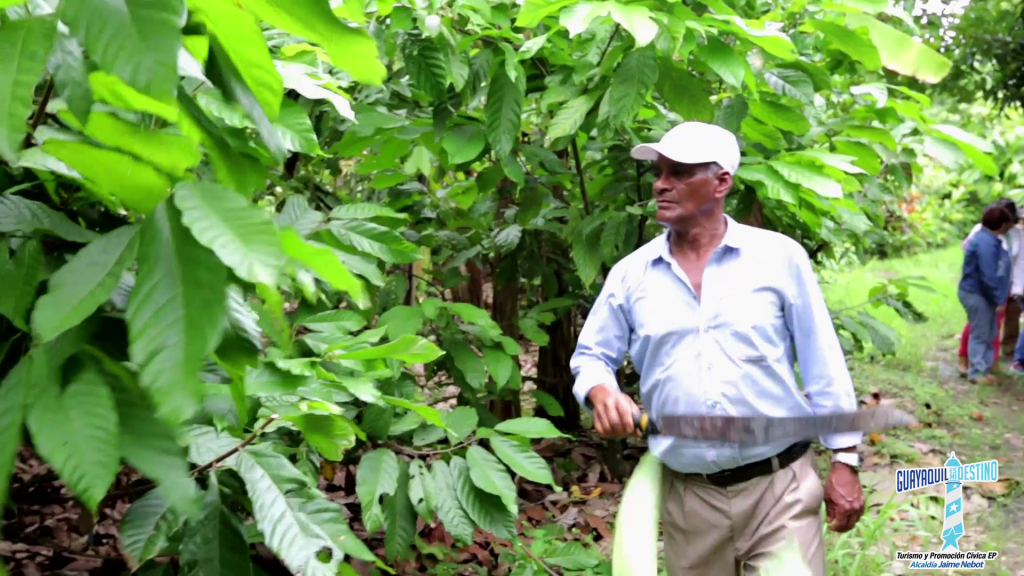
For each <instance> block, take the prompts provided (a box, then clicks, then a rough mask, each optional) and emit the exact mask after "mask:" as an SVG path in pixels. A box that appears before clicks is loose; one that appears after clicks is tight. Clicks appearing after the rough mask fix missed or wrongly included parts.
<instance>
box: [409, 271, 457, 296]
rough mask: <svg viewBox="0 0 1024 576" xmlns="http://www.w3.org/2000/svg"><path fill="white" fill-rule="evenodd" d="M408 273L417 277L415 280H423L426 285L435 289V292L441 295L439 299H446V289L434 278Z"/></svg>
mask: <svg viewBox="0 0 1024 576" xmlns="http://www.w3.org/2000/svg"><path fill="white" fill-rule="evenodd" d="M409 275H410V276H412V277H413V278H415V279H417V280H421V281H423V282H426V283H427V285H428V286H430V287H431V288H433V289H434V290H436V291H437V293H438V294H440V295H441V299H442V300H448V294H447V290H445V287H444V286H442V285H440V284H438V283H437V281H436V280H431V279H430V278H424V277H423V276H420V275H419V274H409Z"/></svg>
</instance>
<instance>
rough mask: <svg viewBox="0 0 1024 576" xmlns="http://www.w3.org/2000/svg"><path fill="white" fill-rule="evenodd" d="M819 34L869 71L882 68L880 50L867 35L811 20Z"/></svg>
mask: <svg viewBox="0 0 1024 576" xmlns="http://www.w3.org/2000/svg"><path fill="white" fill-rule="evenodd" d="M809 24H810V25H811V26H813V27H814V28H815V29H816V30H817V31H818V32H821V33H822V35H824V36H825V40H827V41H828V43H829V44H831V45H832V46H833V47H835V48H836V49H838V50H841V51H843V52H845V53H846V54H847V55H848V56H849V57H850V58H853V59H854V60H856V61H858V62H860V63H861V64H863V65H864V67H865V68H867V69H868V70H878V69H879V68H881V67H882V57H881V56H879V54H878V48H876V47H875V44H874V43H873V42H872V41H871V38H870V37H868V35H867V33H866V32H865V33H862V32H860V31H858V30H851V29H850V28H847V27H845V26H841V25H839V24H836V23H834V22H826V21H824V20H811V21H810V22H809Z"/></svg>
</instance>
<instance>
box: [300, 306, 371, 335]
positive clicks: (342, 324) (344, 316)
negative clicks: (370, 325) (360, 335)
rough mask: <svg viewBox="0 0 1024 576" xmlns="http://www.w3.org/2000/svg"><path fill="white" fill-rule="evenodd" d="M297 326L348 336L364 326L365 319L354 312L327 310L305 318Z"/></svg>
mask: <svg viewBox="0 0 1024 576" xmlns="http://www.w3.org/2000/svg"><path fill="white" fill-rule="evenodd" d="M299 325H300V326H305V327H306V328H309V329H310V330H313V331H316V332H326V333H328V334H349V333H352V332H355V331H356V330H359V329H360V328H362V327H363V326H366V319H365V318H363V317H362V316H360V315H359V313H358V312H356V311H355V310H344V309H342V310H328V311H327V312H321V313H319V314H314V315H312V316H310V317H309V318H306V319H305V320H303V321H302V322H300V323H299Z"/></svg>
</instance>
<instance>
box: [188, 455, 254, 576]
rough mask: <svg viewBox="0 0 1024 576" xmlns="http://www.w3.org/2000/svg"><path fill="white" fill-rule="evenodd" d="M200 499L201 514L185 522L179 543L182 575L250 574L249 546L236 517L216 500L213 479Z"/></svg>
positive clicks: (242, 575)
mask: <svg viewBox="0 0 1024 576" xmlns="http://www.w3.org/2000/svg"><path fill="white" fill-rule="evenodd" d="M211 479H212V480H213V481H211V483H210V489H209V490H208V491H207V493H206V498H205V499H204V500H203V509H202V514H201V515H200V516H199V518H197V519H196V520H194V521H192V522H189V524H188V526H187V527H186V528H185V531H184V537H183V539H182V542H181V567H182V574H185V575H187V576H227V575H229V574H231V575H236V574H237V575H238V576H247V575H249V574H252V561H250V560H249V543H248V542H247V541H246V538H245V528H244V527H243V526H242V520H241V519H240V518H239V517H238V515H237V514H235V513H234V512H232V511H231V510H229V509H228V508H227V507H225V506H224V504H222V503H221V500H220V488H219V486H218V484H217V482H216V476H215V475H211Z"/></svg>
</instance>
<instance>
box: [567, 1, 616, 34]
mask: <svg viewBox="0 0 1024 576" xmlns="http://www.w3.org/2000/svg"><path fill="white" fill-rule="evenodd" d="M610 8H611V7H610V3H607V2H577V3H575V4H573V5H572V6H570V7H568V8H566V9H565V10H562V13H561V14H560V15H559V17H558V23H559V24H561V25H562V26H564V27H565V29H566V30H568V31H569V38H573V37H575V36H576V35H578V34H580V33H582V32H583V31H584V30H586V29H587V28H588V27H589V26H590V23H591V22H593V21H594V20H595V19H597V18H601V17H604V16H607V15H608V12H609V11H610Z"/></svg>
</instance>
